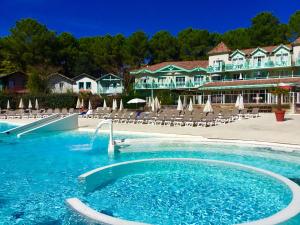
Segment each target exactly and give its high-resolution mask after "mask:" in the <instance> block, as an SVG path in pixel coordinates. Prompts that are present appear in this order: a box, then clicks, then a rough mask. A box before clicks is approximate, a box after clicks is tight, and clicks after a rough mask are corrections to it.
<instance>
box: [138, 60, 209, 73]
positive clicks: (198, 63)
mask: <svg viewBox="0 0 300 225" xmlns="http://www.w3.org/2000/svg"><path fill="white" fill-rule="evenodd" d="M169 65H173V66H178V67H181V68H184V69H187V70H191V69H194V68H197V67H202V68H206V67H207V66H208V60H194V61H176V62H162V63H157V64H154V65H151V66H145V67H143V68H141V69H146V70H150V71H155V70H159V69H161V68H163V67H166V66H169Z"/></svg>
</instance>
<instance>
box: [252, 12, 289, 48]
mask: <svg viewBox="0 0 300 225" xmlns="http://www.w3.org/2000/svg"><path fill="white" fill-rule="evenodd" d="M251 21H252V24H251V27H250V29H249V32H250V37H251V45H252V46H266V45H276V44H280V43H286V42H287V39H288V38H287V35H288V32H287V31H288V29H287V25H285V24H280V22H279V20H278V18H277V17H275V16H274V15H273V14H271V13H269V12H262V13H260V14H258V15H257V16H255V17H254V18H253V19H252V20H251Z"/></svg>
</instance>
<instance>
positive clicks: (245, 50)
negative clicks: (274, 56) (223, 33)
mask: <svg viewBox="0 0 300 225" xmlns="http://www.w3.org/2000/svg"><path fill="white" fill-rule="evenodd" d="M279 46H280V45H271V46H264V47H256V48H246V49H240V51H241V52H244V53H245V54H246V55H251V53H252V52H254V51H255V50H256V49H258V48H260V49H262V50H264V51H266V52H272V51H273V50H275V49H276V48H278V47H279ZM282 46H286V47H288V48H289V49H290V48H291V47H292V46H291V44H286V45H282Z"/></svg>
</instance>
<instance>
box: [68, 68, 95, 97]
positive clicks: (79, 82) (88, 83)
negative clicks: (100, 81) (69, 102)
mask: <svg viewBox="0 0 300 225" xmlns="http://www.w3.org/2000/svg"><path fill="white" fill-rule="evenodd" d="M73 80H74V84H73V91H74V92H76V93H79V92H91V93H93V94H97V82H96V78H95V77H93V76H91V75H89V74H86V73H82V74H80V75H78V76H76V77H74V78H73Z"/></svg>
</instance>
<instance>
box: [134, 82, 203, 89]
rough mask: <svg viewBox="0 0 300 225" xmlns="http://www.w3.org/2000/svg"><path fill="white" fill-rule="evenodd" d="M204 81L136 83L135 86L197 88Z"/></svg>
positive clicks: (142, 87)
mask: <svg viewBox="0 0 300 225" xmlns="http://www.w3.org/2000/svg"><path fill="white" fill-rule="evenodd" d="M202 84H203V82H196V83H194V82H192V81H190V82H177V83H174V82H172V83H142V84H141V83H136V84H135V85H134V88H135V89H136V90H137V89H150V90H151V89H169V90H174V89H190V88H196V87H199V86H200V85H202Z"/></svg>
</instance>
